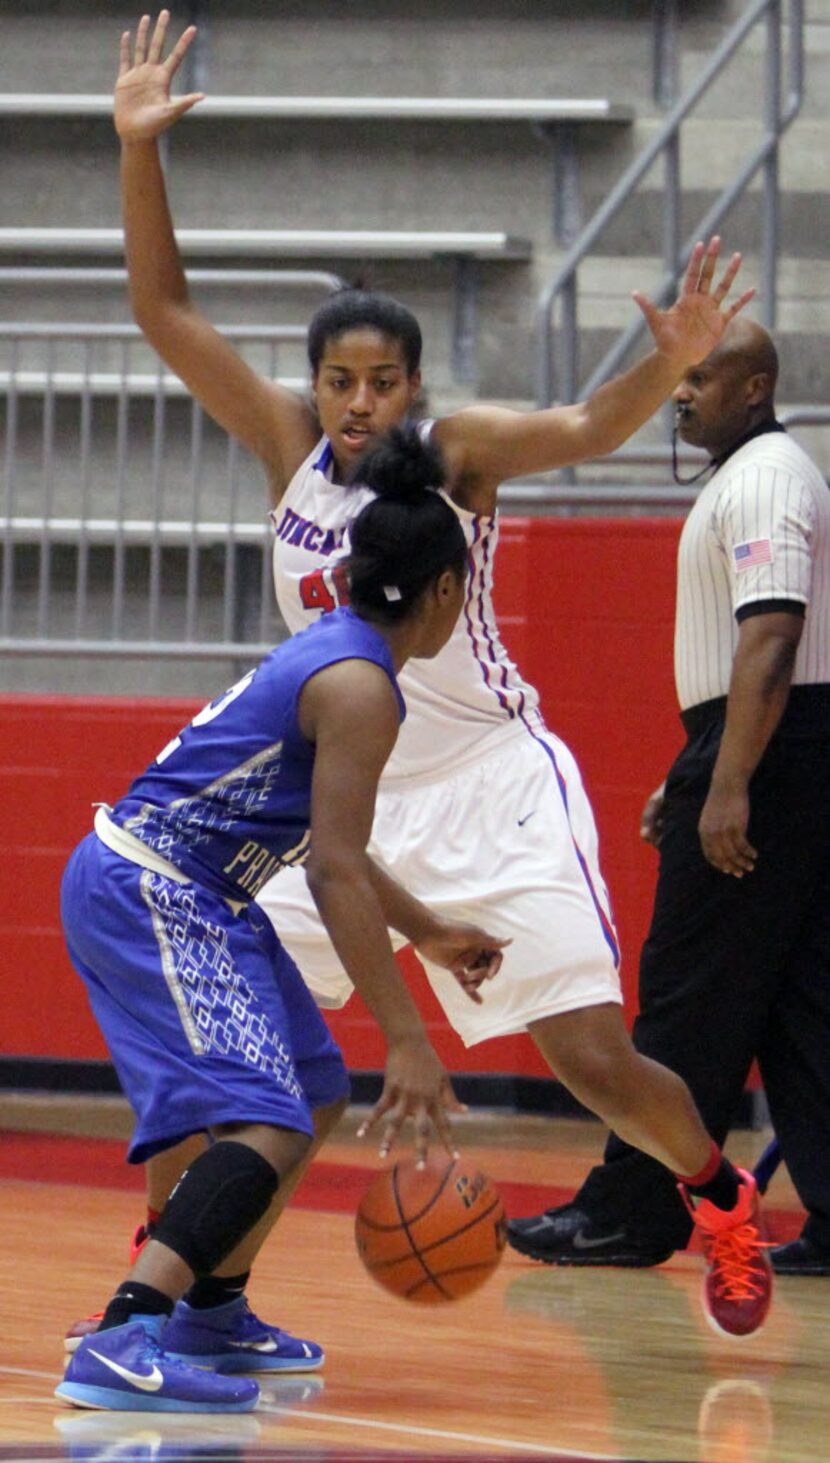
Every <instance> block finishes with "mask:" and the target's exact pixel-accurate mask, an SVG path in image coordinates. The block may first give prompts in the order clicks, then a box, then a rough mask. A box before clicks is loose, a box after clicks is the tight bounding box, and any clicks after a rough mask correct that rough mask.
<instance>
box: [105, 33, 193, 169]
mask: <svg viewBox="0 0 830 1463" xmlns="http://www.w3.org/2000/svg"><path fill="white" fill-rule="evenodd" d="M169 23H170V12H169V11H168V10H162V11H161V12H160V14H159V17H158V20H157V21H156V24H155V28H154V30H153V34H152V36H151V37H150V39H149V43H148V35H149V31H150V17H149V15H143V16H142V17H141V20H140V21H139V23H138V29H137V31H136V37H135V48H134V49H133V48H132V46H131V37H130V32H129V31H124V33H123V35H122V37H121V50H120V57H119V67H118V80H117V82H116V84H115V111H114V117H115V127H116V131H117V132H118V134H119V136H120V137H121V138H122V139H123V140H125V141H139V140H147V139H149V138H152V137H158V135H159V133H160V132H164V131H165V130H166V128H168V127H170V126H172V124H173V123H174V122H176V121H177V120H178V118H179V117H181V116H182V115H183V114H184V113H185V112H189V111H190V108H191V107H193V106H195V105H196V103H197V102H200V101H201V100H202V95H203V94H202V93H201V92H190V93H189V94H188V95H187V96H181V97H176V98H175V99H173V98H171V96H170V86H171V83H172V81H173V77H174V76H175V74H176V72H177V71H178V69H179V67H180V66H181V64H182V61H183V59H184V56H185V52H186V51H187V48H188V46H189V45H190V43H191V41H192V40H193V37H194V36H195V34H196V27H195V26H192V25H191V26H188V28H187V30H186V31H184V32H183V34H182V35H181V36H180V37H179V39H178V41H177V42H176V44H175V46H174V47H173V49H172V51H171V52H170V55H169V56H168V57H167V60H166V61H162V59H161V57H162V52H163V50H164V42H165V38H166V36H167V27H168V25H169Z"/></svg>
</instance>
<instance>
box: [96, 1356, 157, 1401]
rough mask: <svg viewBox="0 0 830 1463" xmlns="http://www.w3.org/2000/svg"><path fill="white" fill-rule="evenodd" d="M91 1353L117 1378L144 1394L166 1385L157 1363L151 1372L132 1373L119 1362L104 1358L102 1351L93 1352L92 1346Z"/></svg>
mask: <svg viewBox="0 0 830 1463" xmlns="http://www.w3.org/2000/svg"><path fill="white" fill-rule="evenodd" d="M89 1351H90V1355H91V1356H94V1357H95V1358H96V1360H98V1361H101V1362H103V1363H104V1366H108V1367H109V1369H110V1371H112V1372H115V1374H116V1376H117V1377H122V1378H123V1379H124V1381H125V1382H129V1383H130V1386H131V1387H138V1388H139V1390H140V1391H142V1392H157V1391H158V1390H159V1387H162V1386H163V1385H164V1376H163V1374H162V1372H161V1371H160V1370H159V1368H158V1367H157V1366H156V1365H155V1363H153V1370H152V1371H151V1372H131V1371H130V1370H129V1368H128V1367H125V1366H120V1365H119V1363H118V1362H117V1361H110V1359H109V1357H108V1356H102V1355H101V1353H100V1351H93V1349H92V1347H91V1346H90V1348H89Z"/></svg>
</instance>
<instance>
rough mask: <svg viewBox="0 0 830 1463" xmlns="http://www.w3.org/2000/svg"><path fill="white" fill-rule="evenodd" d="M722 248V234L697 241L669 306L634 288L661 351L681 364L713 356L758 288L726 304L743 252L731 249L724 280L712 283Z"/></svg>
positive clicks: (635, 296)
mask: <svg viewBox="0 0 830 1463" xmlns="http://www.w3.org/2000/svg"><path fill="white" fill-rule="evenodd" d="M719 253H720V239H719V238H718V236H717V235H715V236H714V238H712V239H710V241H709V243H708V245H704V244H702V243H700V244H696V245H695V247H694V250H693V251H692V257H691V259H690V260H689V267H688V269H687V270H686V275H685V278H684V280H683V286H682V289H681V291H680V294H679V295H678V297H677V299H676V300H675V302H674V304H673V305H672V306H671V307H670V308H669V309H668V310H659V309H658V308H657V306H656V305H654V304H653V303H652V302H651V300H649V299H648V298H647V297H646V296H645V295H642V294H640V293H639V292H635V294H634V299H635V301H636V303H637V304H638V305H639V307H640V309H641V310H642V312H643V314H644V315H645V317H646V320H647V322H648V327H649V329H650V331H651V333H652V335H653V336H654V344H655V345H656V347H657V349H658V351H659V352H660V354H661V355H662V356H665V357H666V358H667V359H669V360H672V361H676V362H677V363H678V365H682V366H693V365H695V364H696V362H697V361H702V360H703V359H704V357H705V356H708V355H709V353H710V352H711V351H713V350H714V348H715V346H716V345H717V343H718V341H719V340H720V338H721V336H722V335H723V332H724V330H725V329H726V327H727V325H728V324H729V322H730V320H733V319H734V317H735V316H736V315H737V313H738V311H739V310H742V309H743V307H744V305H746V304H748V303H749V301H750V300H751V299H752V297H753V295H754V294H755V290H754V289H749V290H745V291H744V293H743V294H742V295H741V296H740V297H739V298H738V299H737V300H735V301H734V303H733V304H731V305H728V306H726V305H724V301H725V300H726V296H727V295H728V294H729V291H730V289H731V287H732V283H733V281H734V279H735V276H736V274H737V273H738V270H739V269H740V267H741V256H740V254H733V255H732V258H731V259H730V261H729V263H728V265H727V266H726V269H725V270H724V272H723V277H722V279H721V281H720V283H719V284H718V285H716V286H715V287H714V289H713V288H712V281H713V279H714V274H715V266H716V264H717V260H718V255H719Z"/></svg>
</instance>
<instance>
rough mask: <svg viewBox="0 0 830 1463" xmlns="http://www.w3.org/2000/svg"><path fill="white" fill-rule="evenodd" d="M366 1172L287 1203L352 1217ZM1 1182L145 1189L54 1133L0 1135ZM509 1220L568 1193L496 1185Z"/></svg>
mask: <svg viewBox="0 0 830 1463" xmlns="http://www.w3.org/2000/svg"><path fill="white" fill-rule="evenodd" d="M372 1171H373V1170H370V1169H369V1168H368V1167H367V1166H363V1165H361V1164H354V1163H326V1162H325V1160H322V1159H319V1158H318V1159H317V1160H316V1161H315V1162H314V1163H313V1164H312V1166H311V1168H310V1169H309V1171H308V1173H307V1174H306V1176H305V1178H304V1179H303V1181H302V1183H301V1184H300V1185H299V1187H298V1189H297V1192H296V1194H295V1195H294V1198H293V1199H292V1201H291V1202H292V1203H293V1204H296V1205H298V1206H299V1207H300V1208H303V1209H323V1210H328V1211H329V1212H331V1213H336V1214H344V1213H352V1214H353V1213H354V1211H355V1209H356V1208H357V1205H358V1202H359V1200H360V1197H361V1195H362V1193H363V1190H364V1189H365V1187H366V1184H367V1183H368V1180H369V1174H370V1172H372ZM0 1179H23V1180H27V1181H30V1182H31V1181H34V1182H37V1183H48V1184H90V1185H94V1186H96V1187H98V1188H105V1189H131V1190H134V1191H137V1192H141V1191H142V1190H143V1188H144V1171H143V1169H142V1168H141V1167H140V1166H138V1167H136V1166H135V1165H133V1164H127V1163H125V1162H124V1144H123V1143H122V1142H120V1141H113V1140H111V1139H105V1138H72V1137H66V1136H64V1135H63V1134H53V1133H16V1132H5V1131H2V1132H0ZM499 1189H500V1191H501V1195H502V1198H503V1199H504V1205H505V1208H506V1210H507V1212H508V1214H537V1213H539V1212H540V1211H541V1210H543V1209H547V1208H551V1207H552V1206H553V1205H555V1204H564V1203H567V1201H568V1199H569V1198H570V1197H571V1195H572V1193H573V1190H572V1189H563V1188H561V1187H557V1186H556V1185H547V1184H527V1183H509V1182H506V1181H505V1182H500V1183H499ZM764 1216H765V1219H766V1221H767V1228H768V1229H769V1233H770V1236H771V1238H773V1239H775V1240H776V1241H778V1242H779V1243H780V1242H781V1241H783V1240H788V1239H793V1238H794V1237H795V1235H797V1234H798V1233H799V1232H800V1229H801V1224H802V1215H801V1214H800V1213H793V1212H792V1211H788V1210H775V1209H772V1210H770V1209H766V1208H765V1210H764Z"/></svg>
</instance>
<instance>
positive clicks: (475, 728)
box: [271, 424, 542, 784]
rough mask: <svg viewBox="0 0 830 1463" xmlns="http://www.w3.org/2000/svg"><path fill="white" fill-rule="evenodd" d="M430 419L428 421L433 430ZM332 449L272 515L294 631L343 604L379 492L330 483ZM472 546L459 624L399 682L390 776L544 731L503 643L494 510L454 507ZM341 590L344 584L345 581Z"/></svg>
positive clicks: (319, 452) (323, 450) (443, 765)
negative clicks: (400, 702) (527, 731)
mask: <svg viewBox="0 0 830 1463" xmlns="http://www.w3.org/2000/svg"><path fill="white" fill-rule="evenodd" d="M429 425H430V424H424V431H425V432H428V431H429ZM333 469H334V455H333V453H332V449H331V444H330V443H329V441H328V439H327V438H325V437H324V438H323V439H322V440H321V441H320V442H319V443H318V445H317V446H316V447H315V449H314V451H313V452H312V453H310V454H309V456H308V457H307V458H306V460H305V462H304V463H303V464H302V466H301V467H300V468H299V469H298V471H297V472H296V473H295V474H294V476H293V478H292V479H291V482H290V483H289V485H288V487H287V489H286V491H285V494H284V495H283V498H282V500H281V502H280V505H279V507H278V508H276V509H275V510H274V511H273V513H272V515H271V516H272V519H273V522H274V529H275V532H276V541H275V544H274V581H275V585H276V592H277V602H278V604H279V607H280V610H281V612H282V615H283V618H284V620H285V623H286V625H287V626H288V629H289V631H290V632H291V634H292V635H293V634H295V633H296V632H297V631H298V630H301V629H302V628H303V626H305V625H307V624H308V623H309V620H310V619H313V618H316V616H317V615H318V614H320V613H323V612H324V611H325V610H328V609H332V608H333V607H334V605H335V604H336V603H337V602H338V588H339V586H338V573H337V566H338V563H339V560H340V559H341V558H342V554H343V549H344V539H345V536H346V530H347V527H348V524H349V523H350V521H351V520H352V519H353V518H355V517H356V516H357V514H358V513H359V512H360V510H361V508H362V507H363V506H364V505H365V504H366V503H368V502H369V501H370V500H371V498H372V496H373V495H372V493H371V492H369V491H368V490H367V489H364V488H360V487H346V486H344V485H343V484H341V483H336V482H333V481H332V475H333ZM453 507H454V509H455V512H456V513H457V514H458V517H459V520H460V522H461V526H462V528H463V530H464V536H465V538H466V540H467V545H468V549H469V559H468V578H467V593H466V596H465V601H464V608H463V610H462V612H461V615H460V616H459V620H458V624H457V625H456V627H455V630H454V631H453V634H452V637H451V638H450V640H449V642H448V643H447V645H446V646H445V647H444V649H443V650H442V651H441V652H440V654H439V655H437V656H436V657H435V658H434V659H432V660H410V661H409V662H408V664H407V665H406V666H405V668H404V670H403V671H402V672H401V675H400V677H399V684H400V688H401V691H402V692H403V696H404V700H405V701H406V707H407V716H406V720H405V722H404V723H403V726H402V727H401V731H400V734H399V736H398V741H397V744H396V746H395V749H394V751H393V753H392V756H391V758H390V759H389V762H388V763H387V767H386V770H385V771H384V774H383V781H384V784H389V783H390V782H396V781H398V780H400V779H402V778H418V779H421V780H432V779H434V778H438V777H441V776H443V775H444V774H445V773H447V772H449V771H450V770H453V769H456V768H458V767H459V766H460V765H462V764H463V763H464V762H466V761H468V760H470V759H471V758H478V757H481V756H485V755H487V753H488V752H489V751H490V750H491V749H492V748H493V747H494V746H495V745H497V743H498V742H499V741H501V740H505V739H507V738H508V737H509V736H511V735H513V734H514V733H515V732H516V731H518V730H519V729H521V728H522V727H524V728H527V727H530V728H532V729H540V728H541V726H542V722H541V717H540V714H539V710H538V705H539V698H538V695H537V693H536V691H535V690H534V689H533V687H532V686H529V685H528V684H527V682H525V681H523V680H522V678H521V676H520V675H519V672H518V670H517V668H516V666H515V665H514V664H513V662H512V661H511V659H510V657H509V656H508V654H507V652H506V650H505V648H504V646H503V645H502V642H501V639H500V636H499V631H498V626H497V624H496V617H495V613H494V610H493V601H492V585H493V562H494V559H495V554H496V544H497V542H498V523H497V518H496V515H495V514H494V515H493V516H492V517H489V516H487V517H485V516H482V515H480V514H475V513H468V512H465V511H464V510H463V509H461V508H458V507H457V505H455V504H453ZM340 586H341V587H342V580H341V581H340Z"/></svg>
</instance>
